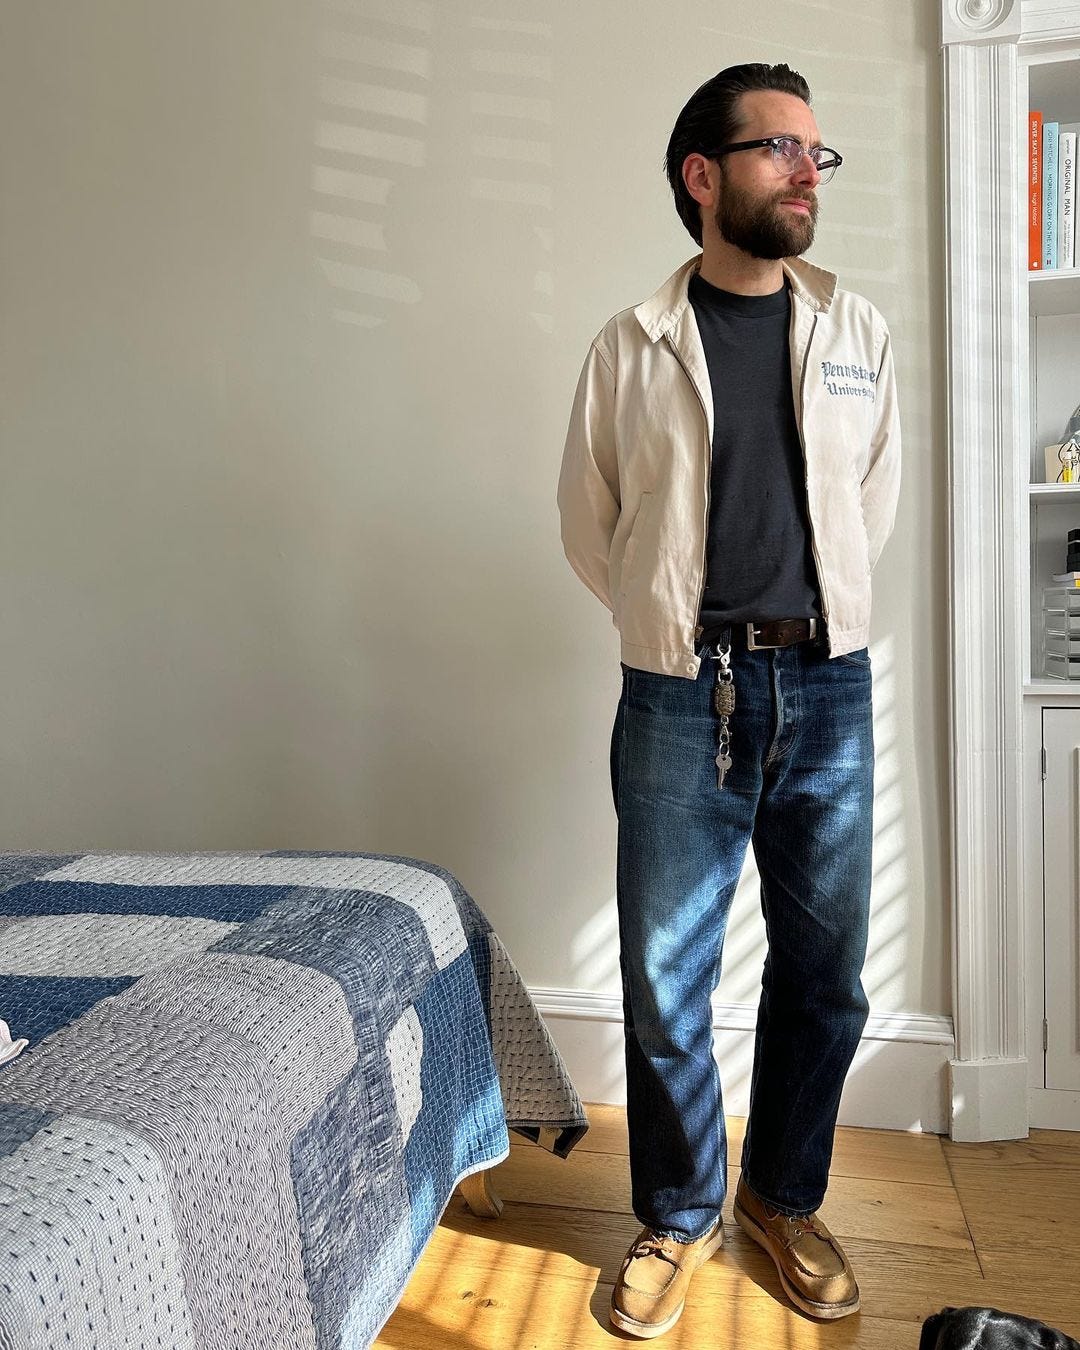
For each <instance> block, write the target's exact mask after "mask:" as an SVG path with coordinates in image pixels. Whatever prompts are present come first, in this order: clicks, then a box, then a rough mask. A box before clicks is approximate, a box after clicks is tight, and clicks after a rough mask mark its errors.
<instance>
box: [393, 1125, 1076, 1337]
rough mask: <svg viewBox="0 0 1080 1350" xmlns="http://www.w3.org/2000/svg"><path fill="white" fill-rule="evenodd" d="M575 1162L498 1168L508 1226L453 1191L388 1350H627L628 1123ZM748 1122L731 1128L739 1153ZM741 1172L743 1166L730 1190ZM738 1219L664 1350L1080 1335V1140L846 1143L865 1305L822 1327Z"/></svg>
mask: <svg viewBox="0 0 1080 1350" xmlns="http://www.w3.org/2000/svg"><path fill="white" fill-rule="evenodd" d="M587 1111H588V1115H589V1120H590V1122H591V1128H590V1129H589V1132H588V1134H587V1135H586V1136H585V1138H584V1139H583V1140H582V1141H581V1143H580V1144H578V1146H577V1148H576V1149H575V1150H574V1151H573V1153H572V1154H571V1156H570V1157H569V1158H568V1159H561V1158H554V1157H552V1156H551V1155H549V1154H546V1153H544V1152H543V1151H542V1150H541V1149H539V1148H537V1147H536V1146H535V1145H533V1144H529V1143H527V1142H525V1141H521V1142H517V1141H516V1138H515V1137H514V1136H511V1138H512V1139H515V1142H514V1143H513V1144H512V1147H511V1150H510V1157H509V1158H508V1159H507V1160H506V1162H504V1163H502V1164H500V1166H499V1167H497V1168H496V1169H495V1170H494V1173H493V1182H494V1187H495V1190H496V1191H497V1193H498V1194H499V1195H500V1196H501V1197H502V1199H503V1200H504V1201H505V1208H504V1210H503V1214H502V1217H501V1218H499V1219H494V1220H484V1219H478V1218H475V1217H474V1216H473V1215H472V1214H470V1213H469V1211H468V1210H467V1209H466V1208H465V1203H464V1201H463V1200H462V1198H461V1196H460V1194H459V1193H455V1195H454V1198H453V1199H452V1200H451V1202H450V1204H449V1206H448V1208H447V1210H446V1213H445V1214H444V1216H443V1219H442V1222H441V1223H440V1225H439V1227H438V1229H437V1230H436V1232H435V1235H434V1236H433V1237H432V1239H431V1242H430V1244H429V1246H428V1248H427V1250H426V1251H425V1253H424V1255H423V1257H422V1258H421V1261H420V1264H419V1265H418V1266H417V1268H416V1270H415V1272H414V1273H413V1277H412V1280H411V1281H410V1283H409V1286H408V1288H407V1289H406V1291H405V1295H404V1297H403V1299H402V1301H401V1303H400V1305H399V1306H398V1308H397V1309H396V1310H395V1312H394V1314H393V1316H392V1317H391V1319H390V1321H389V1322H388V1323H387V1324H386V1326H385V1327H384V1329H383V1331H382V1334H381V1335H380V1337H379V1339H378V1340H377V1341H376V1345H377V1346H379V1347H381V1348H382V1350H390V1348H391V1347H393V1350H451V1348H453V1350H576V1348H577V1347H579V1346H580V1347H592V1346H602V1345H607V1344H610V1343H611V1342H612V1341H620V1340H621V1341H630V1340H632V1339H633V1338H631V1337H628V1336H624V1335H622V1334H621V1333H619V1332H615V1331H613V1330H612V1329H611V1328H610V1327H609V1325H608V1322H607V1309H608V1303H609V1301H610V1298H611V1286H612V1283H613V1281H614V1279H615V1276H616V1274H617V1273H618V1269H619V1265H620V1263H621V1261H622V1257H623V1255H624V1253H625V1251H626V1248H627V1247H628V1246H629V1244H630V1242H631V1241H632V1240H633V1238H634V1237H635V1236H636V1234H637V1232H638V1229H639V1226H640V1225H639V1224H638V1223H637V1220H636V1219H635V1218H634V1216H633V1214H632V1213H631V1211H630V1208H629V1192H630V1176H629V1169H628V1166H627V1142H626V1115H625V1112H624V1111H623V1110H621V1109H620V1108H617V1107H610V1106H590V1107H588V1108H587ZM742 1125H743V1122H742V1121H741V1120H731V1121H730V1122H729V1138H730V1145H729V1152H730V1156H731V1157H732V1158H735V1159H737V1158H738V1156H739V1147H740V1144H741V1141H742ZM736 1180H737V1172H736V1170H735V1169H732V1173H731V1179H730V1190H731V1193H732V1194H733V1193H734V1189H735V1181H736ZM730 1206H731V1202H730V1200H729V1202H728V1207H727V1211H726V1217H727V1220H728V1222H727V1237H726V1240H725V1244H724V1247H723V1249H722V1250H721V1251H720V1252H718V1253H717V1254H716V1256H714V1257H713V1258H712V1260H711V1261H710V1262H709V1263H708V1264H707V1265H706V1266H704V1267H703V1268H702V1269H701V1270H700V1271H699V1272H698V1274H697V1275H696V1276H695V1277H694V1283H693V1285H692V1287H691V1291H690V1298H689V1299H688V1301H687V1306H686V1311H685V1312H684V1313H683V1316H682V1319H681V1320H680V1321H679V1323H678V1324H677V1325H676V1326H675V1327H674V1328H673V1330H672V1331H670V1332H669V1333H668V1334H667V1335H666V1336H664V1337H663V1338H662V1339H661V1340H660V1341H658V1344H663V1345H664V1346H665V1347H676V1346H684V1347H701V1350H714V1347H715V1348H716V1350H728V1348H729V1347H730V1350H774V1347H775V1348H776V1350H796V1347H798V1350H802V1347H814V1346H822V1347H826V1346H827V1347H849V1346H850V1347H858V1350H900V1347H907V1350H916V1347H917V1346H918V1344H919V1329H920V1325H921V1323H922V1321H923V1319H924V1318H925V1317H927V1316H928V1315H929V1314H930V1313H932V1312H937V1311H939V1310H940V1309H941V1308H942V1307H944V1306H947V1305H950V1304H951V1305H953V1306H957V1307H959V1306H963V1305H965V1304H990V1305H992V1306H995V1307H998V1308H1003V1309H1006V1310H1008V1311H1010V1312H1017V1313H1023V1314H1026V1315H1027V1316H1029V1317H1035V1318H1038V1319H1040V1320H1041V1321H1044V1322H1048V1323H1049V1324H1050V1325H1051V1326H1056V1327H1058V1328H1059V1329H1060V1330H1062V1331H1065V1332H1068V1333H1069V1334H1070V1335H1072V1336H1074V1337H1077V1338H1078V1339H1080V1134H1072V1133H1064V1132H1058V1131H1050V1130H1040V1131H1037V1132H1033V1133H1032V1135H1031V1138H1030V1139H1027V1140H1024V1141H1022V1142H1017V1143H1008V1144H953V1143H951V1142H950V1141H949V1140H947V1139H940V1138H938V1136H937V1135H920V1134H901V1133H893V1132H889V1131H882V1130H857V1129H841V1130H839V1131H838V1132H837V1138H836V1149H835V1152H834V1156H833V1168H832V1180H831V1183H830V1186H829V1194H828V1197H827V1198H826V1201H825V1204H824V1206H823V1207H822V1217H823V1218H824V1219H825V1221H826V1223H828V1224H829V1226H830V1227H831V1228H832V1230H833V1232H835V1233H836V1235H837V1236H838V1237H840V1238H842V1239H843V1242H844V1246H845V1248H846V1250H847V1253H848V1256H849V1257H850V1258H851V1261H852V1264H853V1266H854V1268H855V1272H856V1275H857V1277H858V1280H859V1284H860V1287H861V1289H862V1310H861V1312H859V1313H857V1314H855V1315H854V1316H853V1317H847V1318H844V1319H843V1320H841V1321H838V1322H831V1323H818V1322H814V1321H813V1320H811V1319H810V1318H807V1317H803V1316H802V1315H801V1314H799V1313H797V1312H795V1311H794V1309H793V1308H792V1307H791V1306H790V1305H789V1304H788V1303H787V1302H786V1300H785V1299H784V1296H783V1293H782V1291H781V1289H780V1285H779V1282H778V1280H777V1277H776V1272H775V1269H774V1267H773V1265H772V1262H771V1261H770V1260H769V1259H768V1257H767V1256H765V1254H764V1253H763V1252H762V1251H760V1249H759V1248H757V1247H756V1246H754V1244H753V1243H751V1242H750V1241H749V1240H748V1239H747V1238H746V1237H744V1235H743V1233H742V1231H741V1230H740V1229H739V1228H738V1227H736V1225H735V1224H734V1223H733V1222H732V1221H731V1207H730Z"/></svg>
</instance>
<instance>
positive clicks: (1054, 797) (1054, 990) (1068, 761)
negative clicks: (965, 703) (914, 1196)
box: [1043, 708, 1080, 1091]
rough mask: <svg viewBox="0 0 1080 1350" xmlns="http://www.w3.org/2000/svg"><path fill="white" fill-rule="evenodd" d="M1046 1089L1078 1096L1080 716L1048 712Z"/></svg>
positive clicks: (1065, 711)
mask: <svg viewBox="0 0 1080 1350" xmlns="http://www.w3.org/2000/svg"><path fill="white" fill-rule="evenodd" d="M1043 749H1044V751H1045V754H1046V777H1045V779H1044V781H1043V959H1044V963H1045V967H1044V968H1045V974H1046V978H1045V984H1044V988H1045V991H1046V1011H1045V1017H1046V1086H1047V1087H1048V1088H1056V1089H1059V1090H1065V1091H1068V1090H1072V1091H1076V1090H1080V708H1045V709H1044V710H1043Z"/></svg>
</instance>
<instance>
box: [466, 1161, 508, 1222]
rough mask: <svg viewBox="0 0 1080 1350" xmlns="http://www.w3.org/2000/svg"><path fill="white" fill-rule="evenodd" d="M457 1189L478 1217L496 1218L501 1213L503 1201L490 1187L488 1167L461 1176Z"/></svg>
mask: <svg viewBox="0 0 1080 1350" xmlns="http://www.w3.org/2000/svg"><path fill="white" fill-rule="evenodd" d="M458 1190H460V1191H461V1194H462V1196H463V1198H464V1200H465V1203H466V1204H467V1205H468V1207H469V1209H470V1210H472V1212H473V1213H474V1214H475V1215H476V1217H477V1218H478V1219H497V1218H498V1217H499V1215H500V1214H501V1213H502V1208H503V1202H502V1201H501V1200H500V1199H499V1197H498V1196H497V1195H496V1194H495V1191H494V1190H493V1189H492V1185H491V1169H490V1168H487V1169H485V1170H484V1171H483V1172H473V1174H472V1175H471V1176H468V1177H463V1178H462V1180H461V1181H459V1182H458Z"/></svg>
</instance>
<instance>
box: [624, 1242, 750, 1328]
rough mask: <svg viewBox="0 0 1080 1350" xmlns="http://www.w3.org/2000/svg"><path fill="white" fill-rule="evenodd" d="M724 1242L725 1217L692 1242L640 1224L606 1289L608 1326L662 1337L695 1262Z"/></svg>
mask: <svg viewBox="0 0 1080 1350" xmlns="http://www.w3.org/2000/svg"><path fill="white" fill-rule="evenodd" d="M723 1242H724V1220H723V1219H722V1218H721V1217H720V1216H719V1215H717V1218H716V1222H715V1223H714V1224H713V1226H712V1227H711V1228H710V1229H709V1230H708V1231H707V1232H706V1233H704V1234H703V1235H702V1236H701V1237H699V1238H698V1239H697V1241H696V1242H679V1241H677V1240H676V1239H675V1238H673V1237H661V1236H660V1235H659V1234H657V1233H654V1232H653V1231H652V1229H651V1228H643V1229H642V1230H641V1232H640V1233H639V1234H638V1236H637V1239H636V1240H635V1241H634V1243H633V1245H632V1246H631V1248H630V1250H629V1251H628V1252H627V1253H626V1256H625V1257H624V1258H623V1263H622V1268H621V1269H620V1271H619V1278H618V1279H617V1280H616V1281H615V1288H614V1289H613V1290H612V1294H611V1311H610V1313H609V1318H610V1321H611V1325H612V1326H613V1327H617V1328H618V1329H619V1330H620V1331H625V1332H628V1333H629V1334H630V1335H631V1336H641V1337H643V1338H647V1337H650V1336H662V1335H663V1334H664V1332H665V1331H670V1330H671V1328H672V1327H673V1326H674V1325H675V1323H676V1322H677V1321H678V1320H679V1318H680V1317H681V1316H682V1310H683V1306H684V1305H685V1303H686V1291H687V1289H689V1287H690V1281H691V1279H692V1278H693V1275H694V1272H695V1271H696V1270H697V1269H698V1267H699V1266H702V1265H704V1264H705V1262H706V1261H707V1260H708V1259H709V1257H710V1256H712V1254H713V1252H715V1251H716V1250H717V1249H718V1248H719V1247H721V1246H722V1245H723Z"/></svg>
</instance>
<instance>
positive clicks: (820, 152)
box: [706, 136, 844, 183]
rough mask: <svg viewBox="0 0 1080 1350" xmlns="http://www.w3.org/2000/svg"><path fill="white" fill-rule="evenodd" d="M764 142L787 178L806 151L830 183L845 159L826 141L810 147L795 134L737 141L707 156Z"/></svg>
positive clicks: (782, 175)
mask: <svg viewBox="0 0 1080 1350" xmlns="http://www.w3.org/2000/svg"><path fill="white" fill-rule="evenodd" d="M764 145H767V146H768V147H769V148H770V149H771V150H772V162H773V168H774V169H775V170H776V172H777V173H778V174H780V175H781V177H784V178H786V177H787V176H788V174H791V173H794V172H795V170H796V169H797V168H798V167H799V164H800V162H801V161H802V157H803V155H807V156H809V158H810V162H811V163H812V164H813V166H814V168H815V169H817V171H818V173H819V174H821V181H822V183H828V182H829V181H830V180H831V179H832V176H833V174H834V173H835V172H836V171H837V169H838V168H839V167H840V165H841V164H843V162H844V157H843V155H840V154H838V153H837V152H836V151H835V150H830V149H829V148H828V147H827V146H824V145H812V146H811V147H810V149H809V150H807V149H805V148H804V147H803V146H802V145H800V144H799V142H798V141H797V140H796V139H795V137H794V136H764V137H762V139H761V140H760V141H735V142H734V143H733V144H732V145H722V146H721V147H720V149H719V150H711V151H709V152H708V154H707V155H706V158H707V159H719V158H720V156H721V155H730V154H733V153H734V152H735V151H736V150H757V149H759V148H760V147H761V146H764Z"/></svg>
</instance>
